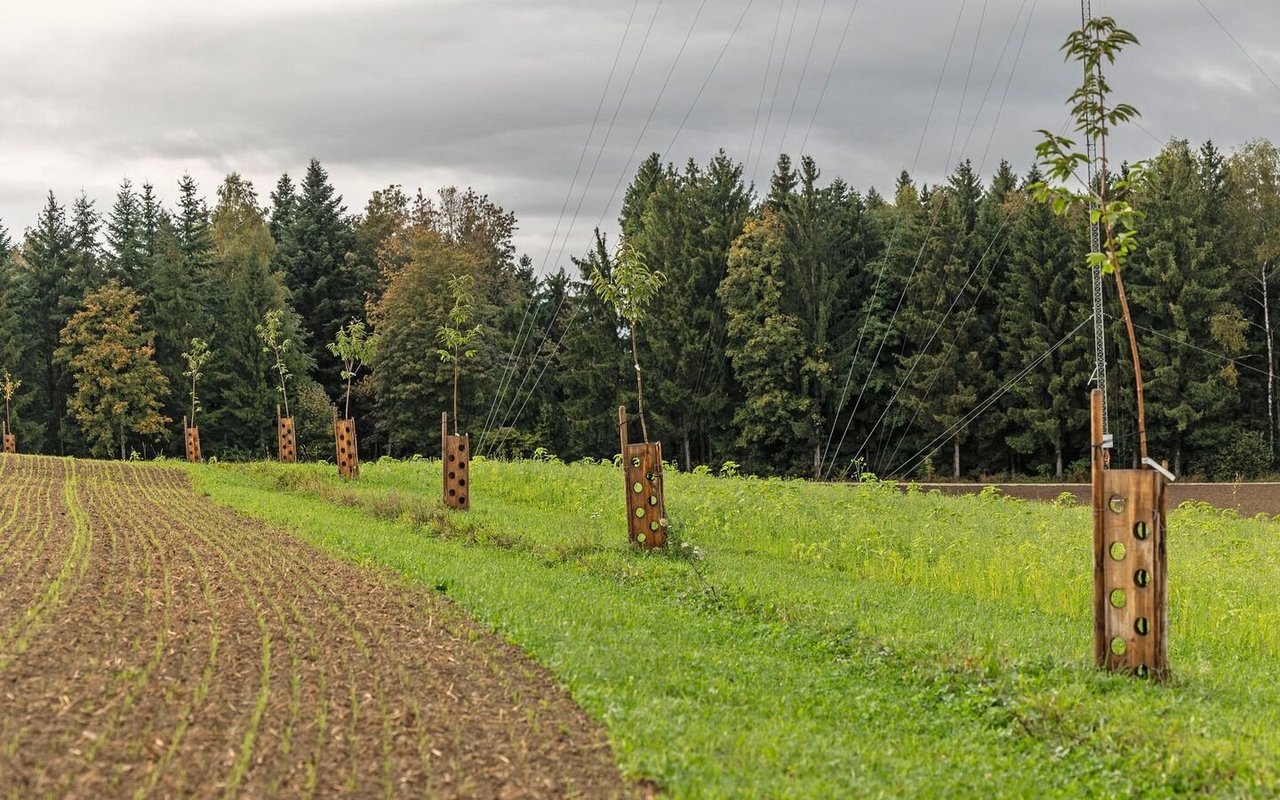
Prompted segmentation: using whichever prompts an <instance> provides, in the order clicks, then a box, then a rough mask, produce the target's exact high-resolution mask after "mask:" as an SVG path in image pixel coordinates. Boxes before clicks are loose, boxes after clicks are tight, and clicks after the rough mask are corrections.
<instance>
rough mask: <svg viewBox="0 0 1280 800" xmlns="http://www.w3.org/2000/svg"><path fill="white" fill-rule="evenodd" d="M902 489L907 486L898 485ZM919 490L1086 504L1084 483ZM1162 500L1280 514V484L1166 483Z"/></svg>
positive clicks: (927, 485)
mask: <svg viewBox="0 0 1280 800" xmlns="http://www.w3.org/2000/svg"><path fill="white" fill-rule="evenodd" d="M900 485H901V486H902V487H903V488H904V489H905V488H906V486H907V484H905V483H903V484H900ZM916 486H918V487H920V489H921V490H922V491H926V492H927V491H930V490H933V489H937V490H938V491H940V492H942V493H943V494H976V493H978V492H980V491H982V490H983V489H984V488H986V487H987V486H995V487H996V488H997V489H999V490H1000V491H1001V492H1002V493H1003V494H1007V495H1009V496H1010V497H1017V498H1020V499H1022V500H1043V501H1052V500H1056V499H1057V498H1058V497H1059V496H1060V495H1061V494H1062V493H1063V492H1068V493H1070V494H1071V495H1073V496H1074V497H1075V499H1076V501H1077V502H1079V503H1082V504H1083V503H1088V502H1089V484H1087V483H993V484H986V483H918V484H916ZM1165 501H1166V503H1167V504H1168V507H1169V508H1170V509H1174V508H1177V507H1178V506H1180V505H1182V504H1183V503H1187V502H1191V503H1208V504H1209V505H1211V506H1213V507H1214V508H1222V509H1234V510H1236V511H1238V512H1239V513H1240V514H1241V515H1242V516H1245V517H1252V516H1256V515H1258V514H1267V515H1269V516H1274V515H1277V514H1280V483H1183V482H1181V481H1179V482H1177V483H1173V484H1170V485H1169V487H1168V489H1167V491H1166V494H1165Z"/></svg>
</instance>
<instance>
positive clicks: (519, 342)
mask: <svg viewBox="0 0 1280 800" xmlns="http://www.w3.org/2000/svg"><path fill="white" fill-rule="evenodd" d="M659 6H661V3H659ZM639 7H640V0H635V2H634V3H633V4H632V5H631V14H630V15H628V17H627V24H626V25H625V26H624V27H623V30H622V39H621V40H620V41H619V42H618V50H617V52H616V53H614V56H613V64H612V65H611V66H610V67H609V77H608V78H606V79H605V82H604V89H602V90H601V92H600V101H599V102H598V103H597V104H596V111H595V114H594V115H593V116H592V118H591V128H590V129H589V130H588V131H587V140H586V141H585V142H583V143H582V152H581V153H580V154H579V155H578V163H577V166H575V167H574V168H573V178H572V179H570V181H569V188H568V190H566V191H565V195H564V203H563V204H562V205H561V206H560V215H559V217H557V218H556V227H555V229H554V230H553V231H552V233H551V238H550V239H549V240H548V241H547V251H546V252H545V253H544V254H543V256H542V266H543V269H545V268H546V266H547V259H549V258H550V257H551V248H552V247H554V246H555V242H556V237H557V236H558V235H559V233H560V225H561V223H563V222H564V217H565V212H567V211H568V209H569V200H570V198H572V197H573V188H574V186H576V185H577V183H578V175H579V174H580V173H581V171H582V164H583V162H585V161H586V158H587V151H588V150H589V149H591V140H592V139H593V138H595V133H596V126H597V125H598V124H599V122H600V112H601V111H602V110H603V109H604V101H605V99H606V98H607V97H608V96H609V87H610V86H612V85H613V76H614V74H615V73H616V72H617V69H618V62H619V61H620V60H621V59H622V51H623V49H624V48H625V47H626V43H627V37H628V36H629V35H630V34H631V24H632V23H633V22H634V21H635V17H636V10H637V9H638V8H639ZM656 18H657V11H656V10H655V11H654V19H656ZM649 29H650V30H652V29H653V23H652V20H651V21H650V25H649ZM647 38H648V35H647V34H646V39H647ZM643 51H644V46H643V44H642V45H641V49H640V52H643ZM636 59H637V62H638V61H639V53H637V56H636ZM634 72H635V67H634V65H633V67H632V74H634ZM627 82H628V85H629V84H630V79H628V81H627ZM625 97H626V91H625V89H624V90H623V94H622V97H621V98H619V100H618V104H619V106H621V104H622V99H623V98H625ZM614 119H617V112H616V111H615V113H614ZM612 127H613V125H612V121H611V122H610V129H612ZM604 141H605V142H608V135H607V134H606V136H605V140H604ZM600 147H601V150H602V151H603V149H604V143H602V144H601V146H600ZM596 163H599V158H597V161H596ZM594 171H595V170H594V166H593V168H592V172H593V174H594ZM589 183H590V181H588V184H589ZM586 190H587V188H586V187H585V186H584V187H583V190H582V191H583V193H584V194H585V193H586ZM574 216H575V218H576V216H577V214H576V213H575V215H574ZM567 236H568V234H567V233H566V237H567ZM533 306H534V302H533V298H532V297H531V298H529V302H528V303H527V304H526V305H525V308H524V314H523V315H522V316H521V318H520V327H519V329H518V330H517V331H516V338H515V339H514V340H512V342H511V351H510V352H508V353H507V366H506V367H505V368H504V369H503V372H502V377H501V378H500V379H499V381H498V388H497V390H496V391H495V392H494V393H493V402H492V403H491V404H490V406H489V413H488V414H486V415H485V421H484V427H483V428H482V429H481V432H480V440H479V442H478V445H483V443H484V437H485V436H486V435H487V434H488V432H489V427H490V426H491V425H492V424H493V418H494V416H496V413H497V409H498V407H499V404H500V403H501V398H502V395H503V394H504V393H505V390H506V387H507V384H508V382H509V380H510V378H511V376H513V375H514V374H515V365H516V363H518V362H519V360H520V357H521V356H522V355H523V354H524V347H525V345H526V344H527V343H528V337H527V336H525V335H524V330H525V323H526V322H528V320H529V316H530V313H531V311H532V309H533ZM530 334H532V327H530ZM517 347H518V348H519V351H520V352H519V354H518V355H517V354H516V349H517Z"/></svg>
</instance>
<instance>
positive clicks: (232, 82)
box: [0, 0, 1280, 264]
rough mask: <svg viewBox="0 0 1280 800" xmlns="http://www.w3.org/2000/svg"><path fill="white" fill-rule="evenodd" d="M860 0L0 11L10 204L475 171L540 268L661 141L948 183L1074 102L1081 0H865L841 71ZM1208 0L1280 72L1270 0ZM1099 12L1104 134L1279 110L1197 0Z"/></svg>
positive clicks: (1271, 121) (290, 3) (71, 6)
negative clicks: (1115, 18) (1131, 39)
mask: <svg viewBox="0 0 1280 800" xmlns="http://www.w3.org/2000/svg"><path fill="white" fill-rule="evenodd" d="M851 2H852V0H840V2H836V0H830V1H829V2H823V0H707V2H706V3H705V4H703V3H702V2H701V0H699V2H693V0H680V1H676V0H665V2H662V3H661V5H660V6H659V4H658V2H657V0H641V1H640V2H638V3H637V2H635V0H597V1H596V2H578V1H577V0H559V2H539V3H529V2H517V0H489V1H487V2H475V1H472V2H461V1H460V0H459V1H456V2H387V1H385V0H384V1H383V2H354V1H352V2H343V1H340V0H321V1H320V2H315V1H310V2H304V0H282V1H279V2H275V3H272V4H270V6H269V8H266V9H264V8H261V7H259V6H257V5H256V4H254V3H252V2H249V0H224V2H222V3H220V4H218V5H217V6H216V7H210V6H209V5H207V4H196V3H173V2H161V0H122V2H120V3H116V4H111V5H109V6H108V5H103V4H95V3H89V2H72V1H71V0H61V2H58V1H57V0H55V2H51V3H48V4H46V6H43V7H41V8H38V9H34V10H31V9H27V10H24V11H19V12H13V11H9V12H5V17H6V19H5V22H6V24H5V26H4V28H5V33H3V34H0V37H2V39H0V41H2V43H3V45H4V46H3V48H2V50H0V75H2V76H3V78H0V119H3V120H4V123H3V126H2V127H0V176H3V178H2V180H0V219H2V220H3V221H4V223H5V224H6V225H7V226H8V227H9V228H10V229H11V230H12V229H21V228H23V227H24V226H26V225H27V224H29V223H30V221H31V220H33V219H34V216H35V213H36V210H37V209H38V208H39V206H40V204H41V202H42V199H43V195H44V193H45V192H46V191H47V190H48V189H49V188H52V189H54V190H55V191H56V192H57V193H58V196H59V198H60V199H61V200H63V201H64V202H67V201H70V200H71V199H72V198H73V196H74V195H75V194H76V193H77V192H79V191H80V190H81V189H82V188H83V189H84V190H85V191H86V192H87V193H88V194H89V195H90V196H91V197H93V198H95V199H96V200H97V202H98V207H99V208H100V209H105V208H107V207H109V205H110V202H111V197H112V194H113V191H114V189H113V187H114V186H115V185H116V184H117V183H118V182H119V180H120V178H121V177H122V176H126V175H127V176H129V177H130V178H131V179H133V180H134V181H135V182H138V181H141V180H144V179H150V180H152V181H154V182H155V183H156V184H157V186H158V188H159V190H160V193H161V196H162V197H166V198H168V197H171V196H172V187H173V184H174V182H175V181H176V179H177V177H178V176H179V175H181V173H182V172H183V171H184V170H189V171H190V172H191V173H192V174H193V175H195V176H196V177H197V178H198V179H199V180H200V181H201V183H202V185H203V186H204V188H205V190H206V191H207V192H208V193H209V194H210V195H212V192H213V190H214V188H215V185H216V183H217V181H218V180H219V179H220V177H221V176H222V175H223V174H225V173H226V172H228V171H231V170H239V171H241V172H243V173H245V174H246V175H248V176H249V177H251V178H252V179H254V180H255V182H256V184H257V186H258V188H259V191H260V192H261V193H262V195H263V196H264V198H265V195H266V192H267V191H268V190H269V188H270V186H271V185H272V184H273V183H274V181H275V178H276V177H277V176H278V175H279V173H280V172H282V171H286V170H287V171H290V172H292V173H294V174H296V173H298V172H299V171H300V170H301V169H302V168H303V166H304V165H305V163H306V160H307V159H308V158H310V157H311V156H313V155H314V156H316V157H318V158H320V159H321V160H322V161H323V162H324V163H325V165H326V166H327V167H328V168H329V170H330V173H331V175H332V177H333V179H334V182H335V184H336V185H337V187H338V189H339V191H341V192H343V193H344V194H345V196H346V202H347V204H348V205H349V206H350V207H351V210H352V211H355V210H358V209H359V207H360V206H362V205H363V202H364V199H365V198H366V197H367V196H368V193H369V192H370V191H371V190H372V189H375V188H378V187H380V186H383V185H385V184H387V183H390V182H400V183H403V184H405V185H406V186H408V187H409V188H411V189H412V188H416V187H418V186H422V187H423V188H425V189H427V190H428V191H431V190H433V189H434V188H435V187H437V186H439V185H441V184H445V183H456V184H459V185H470V186H474V187H475V188H477V189H478V190H480V191H483V192H487V193H489V194H490V195H491V196H492V197H493V198H494V199H495V200H496V201H497V202H499V203H500V204H502V205H504V206H505V207H507V208H508V209H510V210H512V211H514V212H516V214H517V215H518V217H519V219H520V222H521V227H522V230H521V236H520V244H521V246H522V249H524V250H527V251H528V252H529V253H530V254H531V255H532V256H533V257H534V259H535V261H537V262H539V263H541V262H542V261H543V257H544V254H549V259H548V260H549V262H551V263H552V264H554V263H564V261H565V259H564V258H563V257H561V258H558V259H557V255H559V254H561V253H562V252H563V253H571V252H580V251H581V250H583V249H584V248H585V246H586V243H587V238H588V236H589V233H590V229H591V227H593V226H594V225H596V224H597V223H599V222H601V221H603V223H604V224H605V225H606V226H608V225H609V223H610V222H611V221H612V219H613V217H614V216H616V212H617V205H618V202H619V200H620V196H621V190H622V189H623V188H625V182H626V180H627V179H628V178H629V177H630V174H631V172H632V171H634V169H635V167H636V165H637V164H638V163H639V160H640V159H642V158H643V157H644V155H645V154H647V153H648V152H651V151H657V152H662V153H663V154H664V156H665V157H666V158H667V159H668V160H671V161H675V162H677V163H682V162H683V161H685V160H686V159H687V158H690V157H692V158H696V159H698V160H700V161H705V159H706V158H707V157H709V156H710V155H711V154H713V153H714V152H715V150H716V149H717V148H720V147H723V148H725V149H726V151H728V153H729V154H730V155H731V156H732V157H734V158H735V159H738V160H740V161H742V162H744V164H745V166H746V170H747V174H748V177H749V178H751V179H753V180H755V181H756V182H757V184H758V185H759V184H761V183H767V180H768V172H769V169H770V167H771V166H772V163H773V162H774V160H775V159H776V155H777V153H778V152H779V151H780V150H786V151H789V152H793V153H794V152H796V151H797V150H799V149H800V147H801V145H802V143H804V145H805V150H806V151H807V152H809V153H811V154H812V155H813V156H814V157H815V158H816V159H817V162H818V164H819V166H820V167H821V168H822V169H823V172H824V175H825V176H826V177H828V178H832V177H835V176H836V175H840V176H842V177H844V178H845V179H846V180H848V181H849V182H851V183H852V184H854V185H855V186H858V187H861V188H865V187H867V186H869V185H872V184H874V185H876V186H878V187H880V188H881V189H882V190H886V189H889V188H891V187H892V184H893V181H894V179H895V178H896V176H897V173H898V172H899V171H900V170H901V169H904V168H911V167H913V166H914V169H913V173H914V174H915V175H916V176H917V177H918V178H919V179H920V180H925V181H929V182H935V181H937V180H939V179H941V178H942V177H944V176H945V174H946V172H947V171H948V169H949V168H951V167H954V165H955V164H956V163H958V162H959V161H960V160H961V159H962V158H970V159H972V160H973V162H974V164H975V166H981V167H982V169H983V171H984V173H987V174H989V173H990V172H991V170H992V169H993V168H994V166H995V164H996V163H997V162H998V161H999V159H1001V158H1004V159H1008V160H1009V161H1010V162H1011V163H1012V164H1013V165H1014V167H1015V169H1017V170H1019V171H1020V172H1021V171H1025V170H1026V168H1027V167H1028V166H1029V165H1030V161H1031V158H1032V149H1033V147H1034V144H1035V141H1036V135H1035V134H1034V130H1035V129H1036V128H1039V127H1057V126H1060V125H1061V124H1062V123H1063V122H1064V121H1065V119H1066V112H1065V108H1064V106H1063V103H1062V101H1063V98H1064V97H1065V96H1066V94H1067V93H1068V92H1069V91H1070V88H1071V86H1072V83H1073V81H1074V80H1075V70H1074V67H1073V66H1072V65H1066V64H1063V62H1062V59H1061V56H1060V55H1059V53H1058V52H1057V48H1058V46H1059V45H1060V43H1061V41H1062V39H1063V37H1064V35H1065V33H1066V31H1067V30H1068V29H1069V28H1070V27H1071V26H1073V25H1076V24H1078V22H1079V7H1078V5H1077V4H1076V3H1073V2H1063V1H1062V0H1053V1H1052V2H1051V1H1050V0H1026V2H1023V0H986V1H985V2H982V1H981V0H963V1H962V0H952V1H951V2H898V1H896V0H860V2H859V3H858V5H857V8H856V12H855V13H854V15H853V17H852V24H851V25H850V27H849V29H848V35H847V37H846V38H845V39H844V42H843V46H842V47H841V48H840V49H839V51H838V57H837V58H835V60H834V69H832V65H833V55H835V54H836V53H837V46H838V45H839V44H840V39H841V35H842V33H843V31H844V29H845V24H846V21H847V20H848V19H849V11H850V8H851V5H850V3H851ZM1206 4H1207V5H1208V6H1209V8H1210V9H1212V10H1213V12H1214V13H1215V14H1217V16H1218V18H1219V19H1220V20H1221V21H1222V22H1223V23H1224V24H1225V25H1226V26H1227V27H1228V28H1229V29H1230V30H1231V31H1232V32H1233V33H1234V34H1235V35H1236V37H1237V38H1238V39H1239V40H1240V41H1241V43H1242V44H1243V45H1244V46H1245V47H1246V49H1248V50H1249V52H1250V53H1251V54H1252V55H1253V56H1254V57H1255V58H1256V59H1257V60H1258V61H1259V63H1260V64H1261V65H1262V66H1263V68H1264V69H1266V70H1267V71H1269V72H1271V73H1272V74H1273V75H1280V52H1277V50H1276V48H1275V47H1274V46H1273V45H1272V44H1271V43H1272V42H1273V41H1277V40H1278V35H1280V14H1277V13H1276V12H1275V11H1273V10H1272V5H1273V4H1272V2H1271V0H1247V2H1245V1H1241V2H1233V3H1230V4H1227V3H1225V2H1222V1H1221V0H1214V1H1213V2H1211V1H1210V0H1206ZM633 8H634V18H633V19H632V20H631V24H630V26H628V24H627V22H628V17H629V15H631V14H632V11H633ZM700 8H701V13H699V9H700ZM1094 9H1095V11H1096V12H1098V13H1113V14H1118V15H1120V16H1121V22H1122V24H1124V25H1125V26H1127V27H1129V28H1131V29H1133V30H1134V31H1135V32H1137V33H1138V34H1139V36H1140V38H1141V39H1142V40H1143V47H1142V48H1140V49H1137V50H1134V51H1131V52H1127V53H1125V54H1124V56H1123V57H1122V61H1121V63H1120V65H1119V67H1118V68H1117V70H1116V71H1115V73H1114V75H1113V78H1112V83H1113V84H1114V85H1115V87H1116V90H1117V95H1118V96H1119V97H1120V98H1121V99H1125V100H1128V101H1130V102H1133V103H1134V104H1135V105H1137V106H1138V107H1139V108H1140V109H1141V110H1142V111H1143V114H1144V116H1143V120H1142V124H1143V126H1144V127H1145V128H1146V131H1147V132H1143V131H1141V130H1137V129H1135V130H1133V131H1129V132H1125V133H1124V134H1123V135H1121V136H1119V137H1118V138H1117V140H1116V143H1115V145H1116V148H1117V150H1118V152H1119V154H1120V157H1143V156H1147V155H1150V154H1151V153H1153V152H1154V151H1155V150H1156V148H1157V147H1158V142H1159V141H1163V140H1165V139H1167V138H1168V137H1170V136H1179V137H1185V138H1189V139H1191V140H1193V141H1195V142H1199V141H1201V140H1203V139H1205V138H1213V139H1215V140H1216V141H1218V142H1219V144H1220V146H1222V147H1223V148H1224V149H1229V148H1230V147H1231V146H1234V145H1237V144H1239V143H1241V142H1243V141H1245V140H1247V139H1250V138H1255V137H1259V136H1268V135H1270V134H1271V132H1272V131H1274V130H1276V128H1277V123H1280V91H1277V90H1276V89H1275V88H1274V87H1272V86H1271V85H1270V84H1269V83H1268V82H1267V81H1266V79H1265V78H1264V77H1263V76H1262V75H1260V74H1259V73H1258V71H1257V70H1256V69H1255V68H1254V67H1253V66H1252V65H1251V64H1250V63H1249V61H1248V60H1247V59H1246V58H1245V56H1244V55H1242V54H1241V53H1240V52H1239V50H1238V49H1237V48H1236V47H1235V45H1234V44H1232V42H1231V41H1230V39H1229V38H1228V37H1227V36H1226V35H1224V34H1223V32H1222V31H1221V30H1219V29H1218V27H1217V26H1216V24H1215V23H1214V22H1213V21H1212V19H1211V18H1210V17H1209V16H1208V14H1206V12H1205V10H1204V9H1203V8H1201V6H1200V5H1199V4H1198V2H1197V0H1135V1H1131V2H1126V3H1123V4H1121V3H1104V2H1095V3H1094ZM1033 10H1034V14H1032V11H1033ZM744 11H745V14H744ZM655 12H656V15H655ZM820 13H821V17H820V16H819V15H820ZM695 18H696V24H694V21H695ZM1028 18H1030V25H1029V26H1028V25H1027V21H1028ZM739 20H741V26H740V27H739V28H738V29H737V31H736V33H733V31H734V29H735V26H737V25H738V23H739ZM651 22H652V27H651V29H650V24H651ZM646 31H648V32H649V33H648V38H647V39H646V38H645V36H646ZM690 31H692V32H691V33H690ZM1024 31H1025V39H1024ZM624 33H625V40H624ZM731 34H732V39H731V38H730V36H731ZM686 36H688V44H687V46H685V47H683V49H682V43H683V42H684V41H685V38H686ZM642 40H643V41H644V49H643V52H641V51H640V47H641V42H642ZM620 42H621V43H622V47H621V50H619V43H620ZM726 45H727V46H726ZM949 45H950V55H949V56H948V46H949ZM771 51H772V53H771ZM722 52H723V57H721V53H722ZM637 55H639V58H638V61H637V60H636V59H637ZM615 58H616V59H617V69H616V74H615V75H614V78H613V81H612V82H611V83H610V85H609V91H608V93H607V94H606V96H605V101H604V103H603V104H601V103H600V99H601V92H602V90H603V89H604V87H605V82H606V78H607V76H608V75H609V71H610V67H611V65H612V64H613V63H614V61H615ZM677 58H678V61H677ZM1015 60H1016V69H1014V65H1015ZM944 61H945V63H946V70H945V73H944V72H943V71H942V69H943V65H944ZM633 63H634V64H635V71H634V77H633V78H632V79H631V81H630V83H629V84H627V79H628V76H629V75H630V74H631V70H632V65H633ZM673 65H675V69H674V71H672V66H673ZM713 67H714V70H713ZM669 73H670V80H669V82H667V77H668V74H669ZM940 75H941V83H939V77H940ZM708 76H709V79H708ZM802 77H803V80H802ZM704 81H705V89H704V88H703V87H704ZM664 82H665V83H666V85H665V89H664V88H663V86H664ZM624 84H627V89H626V93H625V97H624V96H623V86H624ZM824 85H825V87H826V89H825V92H824V91H823V87H824ZM700 91H701V94H699V92H700ZM660 93H661V99H660V101H658V98H659V95H660ZM935 93H936V98H937V99H936V101H935V100H934V97H935ZM820 95H821V98H822V100H821V107H820V108H819V107H818V100H819V96H820ZM695 98H696V100H697V102H696V105H695V104H694V101H695ZM620 101H621V105H620V106H619V102H620ZM656 101H657V102H656ZM598 106H599V107H600V108H601V112H600V118H599V122H598V124H597V125H596V127H595V129H594V131H593V130H592V120H593V117H594V116H595V115H596V110H597V107H598ZM615 108H616V109H617V112H616V124H614V125H613V126H612V127H610V125H609V123H610V121H611V120H613V119H614V114H615ZM931 108H932V113H930V109H931ZM651 112H652V116H651ZM770 112H772V113H770ZM997 115H998V122H997ZM926 123H927V126H926ZM606 131H608V134H607V143H606V142H605V137H606ZM589 132H590V133H592V134H593V135H592V136H591V143H590V147H588V148H586V149H585V151H584V143H586V142H587V139H588V133H589ZM784 134H785V138H784ZM602 146H603V149H601V148H602ZM917 153H918V156H917ZM597 154H599V155H598V156H597ZM597 157H598V162H597ZM580 159H581V160H582V167H581V171H580V174H579V176H578V179H577V181H576V183H575V184H574V186H573V191H572V193H570V191H569V190H570V181H571V179H572V178H573V176H574V170H575V168H576V167H577V166H578V164H579V160H580ZM593 167H594V172H593V171H592V170H593ZM588 175H590V183H589V186H588V185H587V178H588ZM566 195H568V202H567V204H566ZM562 208H567V212H566V214H565V215H564V216H563V217H562V215H561V209H562ZM575 209H577V210H578V211H579V213H578V214H577V215H576V217H575V216H574V211H575ZM557 225H558V229H559V233H558V235H557V238H556V240H555V241H554V242H552V241H551V237H552V232H553V231H554V230H556V229H557ZM570 228H572V234H571V236H570V238H569V239H568V241H567V244H566V242H565V238H564V237H565V235H566V232H567V231H569V230H570ZM549 245H553V246H550V247H549Z"/></svg>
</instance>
